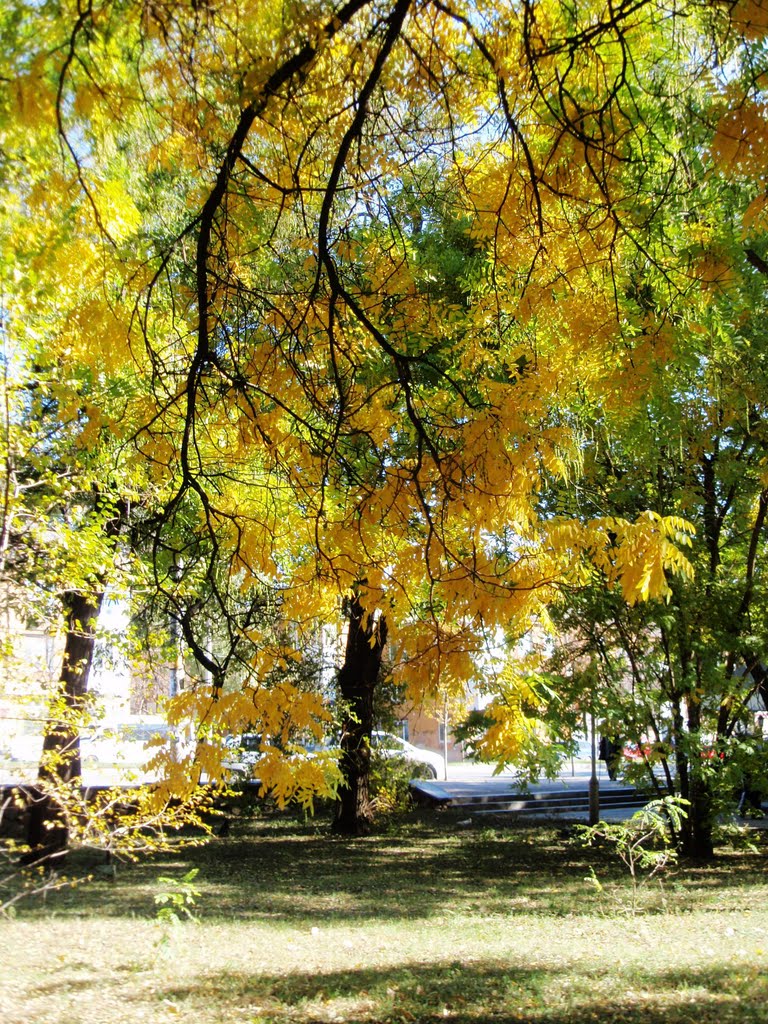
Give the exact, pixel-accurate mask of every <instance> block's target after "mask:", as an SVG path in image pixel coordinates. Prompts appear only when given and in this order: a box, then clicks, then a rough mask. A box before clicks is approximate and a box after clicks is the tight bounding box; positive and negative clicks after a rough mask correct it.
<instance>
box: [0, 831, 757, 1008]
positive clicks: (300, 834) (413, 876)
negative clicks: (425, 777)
mask: <svg viewBox="0 0 768 1024" xmlns="http://www.w3.org/2000/svg"><path fill="white" fill-rule="evenodd" d="M764 836H765V833H760V834H758V835H757V837H756V842H757V843H758V844H759V845H758V848H757V849H756V850H754V851H752V852H736V851H734V850H730V849H727V848H725V847H721V848H720V849H719V851H718V852H719V856H718V858H717V860H716V861H715V863H714V864H712V865H708V866H701V865H682V866H680V867H679V868H677V869H675V871H674V872H672V873H671V874H669V875H668V876H667V877H666V878H665V880H664V881H663V885H659V884H658V882H654V883H651V884H649V885H648V886H645V887H643V888H642V889H641V891H640V893H639V895H638V897H637V900H636V901H633V897H632V890H631V887H630V886H629V883H628V880H627V879H625V877H624V876H623V875H622V873H621V869H620V868H619V867H618V866H617V865H615V864H614V862H613V859H612V858H611V856H610V853H609V851H605V850H603V851H594V850H585V849H583V848H582V847H581V846H579V845H578V844H575V843H574V842H573V840H572V838H571V833H570V830H568V829H567V828H565V827H564V826H563V825H562V823H559V824H557V825H552V826H548V825H541V824H539V825H517V826H513V827H510V828H503V829H502V828H499V829H495V828H492V827H485V828H466V827H461V826H460V825H459V823H458V821H457V820H456V819H452V818H451V817H450V816H449V815H442V816H435V815H431V816H427V815H424V816H422V817H419V818H411V819H409V820H408V821H406V822H405V823H404V824H402V823H401V824H400V825H398V826H397V827H396V828H393V829H391V830H389V831H386V832H385V833H383V834H380V835H377V836H373V837H370V838H367V839H364V840H357V841H354V842H353V841H346V840H339V839H334V838H332V837H330V836H329V835H328V833H327V831H326V827H325V822H324V821H323V820H322V819H318V820H315V821H309V822H305V821H301V820H297V819H294V818H291V817H285V816H279V815H267V816H263V817H259V818H257V819H256V820H254V821H251V822H245V821H242V822H237V823H236V824H235V826H234V827H233V829H232V830H231V833H230V835H229V836H228V837H226V838H222V839H218V840H216V841H215V842H214V844H213V845H211V846H209V847H207V848H205V849H197V850H194V849H193V850H189V851H187V852H185V853H183V854H177V855H175V856H173V857H168V856H167V857H164V858H160V859H157V860H155V861H154V862H150V863H144V864H141V865H138V866H135V867H127V868H121V869H119V871H118V874H117V877H116V878H115V879H114V880H113V879H111V878H110V877H109V876H108V875H107V876H105V877H103V878H102V879H100V880H98V881H94V882H91V883H90V884H88V885H87V886H84V887H82V888H80V889H77V890H75V891H74V892H59V893H54V894H51V895H50V896H49V897H48V899H47V901H46V902H45V903H44V904H43V903H37V904H31V903H28V904H21V905H19V909H18V914H17V916H16V918H14V919H6V920H3V921H0V950H1V951H3V952H2V953H1V954H0V955H1V956H2V961H3V964H2V966H3V984H2V988H0V1019H2V1020H3V1022H4V1024H35V1022H41V1024H42V1022H45V1024H107V1022H109V1024H133V1022H136V1021H145V1020H146V1021H149V1020H151V1021H153V1022H155V1024H164V1022H166V1021H180V1020H184V1021H190V1022H192V1021H194V1022H195V1024H213V1022H224V1021H226V1022H228V1024H233V1022H243V1024H278V1022H280V1024H282V1022H285V1024H289V1022H290V1024H310V1022H316V1021H317V1022H320V1021H353V1022H360V1024H363V1022H365V1024H368V1022H371V1024H372V1022H378V1021H382V1022H387V1024H389V1022H401V1021H405V1022H413V1021H429V1022H434V1021H438V1020H441V1021H442V1020H452V1021H456V1022H459V1024H474V1022H477V1024H480V1022H481V1021H486V1020H492V1021H498V1022H505V1021H509V1022H512V1021H525V1022H529V1024H534V1022H536V1024H538V1022H542V1024H543V1022H545V1021H546V1022H551V1024H566V1022H568V1024H582V1022H583V1024H586V1022H588V1021H589V1022H593V1021H600V1022H626V1024H635V1022H636V1024H640V1022H643V1024H662V1022H664V1024H683V1022H685V1024H691V1022H695V1024H721V1022H728V1021H733V1022H739V1024H753V1022H754V1024H757V1022H758V1021H759V1022H763V1021H764V1020H765V1019H766V1012H765V1007H766V1005H768V979H767V978H766V967H768V910H765V909H763V908H764V907H767V906H768V901H767V899H766V897H768V884H766V882H765V880H764V862H765V846H764V845H763V844H764V842H765V839H764ZM193 865H194V866H197V867H198V868H199V873H198V875H197V877H196V878H195V880H194V883H193V884H194V885H195V886H196V887H197V889H198V890H199V896H197V897H196V903H195V905H194V906H193V907H192V909H193V911H194V913H195V915H196V917H197V920H195V921H192V920H189V921H182V922H180V923H178V924H174V923H172V922H163V921H161V920H158V918H157V910H158V907H157V905H156V903H155V896H156V895H157V894H158V893H162V892H164V891H165V892H169V891H177V889H178V884H177V883H178V881H179V880H180V879H182V878H183V876H184V875H185V874H186V872H187V871H188V870H189V869H190V867H192V866H193ZM75 866H78V865H77V864H73V867H75ZM592 871H594V876H595V877H596V878H597V880H598V883H599V885H600V886H601V887H602V888H601V889H599V890H598V887H597V886H596V885H595V883H594V881H593V880H592V878H593V876H592ZM161 878H166V879H167V878H170V879H173V880H175V881H174V882H167V881H166V882H163V881H161Z"/></svg>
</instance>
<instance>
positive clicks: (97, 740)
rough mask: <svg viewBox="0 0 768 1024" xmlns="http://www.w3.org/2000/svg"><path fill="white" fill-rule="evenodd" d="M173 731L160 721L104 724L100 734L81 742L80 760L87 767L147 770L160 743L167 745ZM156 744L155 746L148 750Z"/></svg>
mask: <svg viewBox="0 0 768 1024" xmlns="http://www.w3.org/2000/svg"><path fill="white" fill-rule="evenodd" d="M170 736H171V727H170V726H169V725H168V723H167V722H160V721H141V720H138V721H120V722H102V723H101V724H100V725H99V726H98V728H97V729H96V730H94V731H93V732H91V733H84V734H83V735H82V736H81V739H80V756H81V758H82V762H83V765H84V766H88V767H92V766H95V765H115V766H117V767H118V768H122V767H131V768H143V767H144V766H145V765H146V763H147V762H148V761H150V760H151V759H152V758H153V757H154V755H155V753H156V752H157V747H158V746H159V745H160V744H159V743H158V742H157V741H158V740H160V741H162V742H163V743H165V742H166V741H167V740H168V739H169V738H170ZM150 741H155V742H154V743H153V744H152V746H149V747H148V746H147V744H148V743H150Z"/></svg>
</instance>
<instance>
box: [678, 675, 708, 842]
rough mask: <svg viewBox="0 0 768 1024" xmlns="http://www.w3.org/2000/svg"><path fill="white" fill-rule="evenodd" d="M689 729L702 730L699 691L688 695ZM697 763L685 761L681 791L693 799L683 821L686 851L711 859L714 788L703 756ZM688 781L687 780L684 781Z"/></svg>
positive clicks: (697, 731) (681, 778)
mask: <svg viewBox="0 0 768 1024" xmlns="http://www.w3.org/2000/svg"><path fill="white" fill-rule="evenodd" d="M687 704H688V733H689V734H693V735H696V736H698V735H699V733H700V730H701V705H700V704H699V701H698V698H697V697H696V695H695V694H692V693H691V694H689V695H688V700H687ZM693 755H694V757H697V758H698V762H697V763H696V764H693V763H690V762H689V763H687V764H686V763H685V760H683V764H684V765H685V771H684V772H683V771H681V772H680V795H681V796H683V797H684V798H685V799H686V800H689V801H690V806H689V807H688V808H686V811H687V817H686V819H685V821H684V822H683V834H682V837H681V838H682V843H681V845H682V852H683V853H684V854H685V855H686V856H687V857H693V858H695V859H696V860H711V859H712V858H713V857H714V855H715V847H714V842H713V839H712V792H711V789H710V786H709V785H708V783H707V781H706V779H705V777H704V774H703V772H702V766H701V757H700V755H699V752H698V751H697V750H694V751H693ZM684 781H685V784H684Z"/></svg>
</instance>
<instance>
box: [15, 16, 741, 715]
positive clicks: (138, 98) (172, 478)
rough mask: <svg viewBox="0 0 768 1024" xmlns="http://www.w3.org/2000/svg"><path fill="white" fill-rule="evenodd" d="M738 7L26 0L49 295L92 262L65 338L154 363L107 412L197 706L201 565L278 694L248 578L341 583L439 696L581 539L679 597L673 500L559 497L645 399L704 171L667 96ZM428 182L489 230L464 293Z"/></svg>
mask: <svg viewBox="0 0 768 1024" xmlns="http://www.w3.org/2000/svg"><path fill="white" fill-rule="evenodd" d="M43 13H44V14H45V15H46V16H47V17H46V18H42V19H41V17H40V15H41V14H43ZM730 29H731V23H730V21H729V18H728V14H727V11H726V10H725V9H723V10H721V9H719V8H713V7H712V6H711V5H709V4H698V3H695V2H690V3H682V4H680V5H679V7H676V6H675V5H672V6H671V7H670V6H669V5H662V4H657V3H655V2H651V0H647V2H643V0H639V2H631V3H630V2H627V3H621V4H619V5H617V6H614V7H611V8H609V9H608V10H605V9H604V7H603V6H602V5H599V4H589V3H587V4H584V5H581V6H576V5H563V4H561V3H559V2H551V3H550V2H545V3H540V4H536V5H532V4H528V3H523V4H513V3H505V4H501V5H499V4H498V3H495V2H494V3H484V2H483V3H477V2H473V3H463V2H462V3H445V2H443V0H388V2H385V0H350V2H348V3H346V4H341V3H339V4H334V3H331V2H325V0H318V2H315V3H311V4H307V3H294V2H289V0H280V2H277V0H275V2H271V3H270V2H260V3H258V4H252V3H247V2H245V0H229V2H225V3H222V4H217V5H201V4H197V3H191V4H190V3H187V2H173V0H167V2H158V3H149V4H147V3H144V2H142V3H138V2H134V0H125V2H122V3H119V4H115V3H112V2H109V3H103V4H102V3H93V2H91V3H88V4H87V5H86V4H82V3H77V4H43V5H42V6H41V5H40V4H37V3H34V4H32V3H30V4H25V3H23V2H17V3H15V4H12V5H10V7H9V9H8V12H7V13H6V14H5V35H4V39H5V40H6V43H5V53H4V62H5V69H4V71H3V75H4V76H5V77H6V78H8V79H13V81H14V83H15V87H14V89H13V90H12V91H11V96H10V99H9V101H8V104H7V106H6V108H5V110H4V117H5V120H6V122H7V124H8V126H9V129H8V132H7V135H6V142H5V151H4V152H5V156H6V159H7V160H8V161H9V162H10V163H14V162H15V163H16V164H17V165H18V166H22V165H23V166H24V167H25V171H26V177H22V176H21V175H18V176H17V182H18V184H17V189H16V196H15V199H16V203H17V207H18V210H17V212H18V214H19V216H23V217H24V218H26V222H27V223H28V224H29V225H31V227H30V228H29V229H28V230H30V231H34V230H35V226H36V225H43V226H47V227H46V230H47V232H48V234H49V235H50V236H51V237H50V238H49V239H47V244H46V252H47V253H48V254H49V255H48V258H47V259H46V260H45V261H43V265H42V271H41V273H42V272H44V274H45V279H46V282H47V286H48V287H49V289H51V290H53V289H55V287H56V286H57V284H58V283H59V282H60V280H61V278H62V277H63V276H66V274H67V272H68V267H69V266H70V265H71V261H72V255H73V252H74V253H75V254H76V252H77V247H78V246H81V247H82V246H83V245H86V244H87V246H88V247H89V252H91V251H92V252H93V253H95V254H96V260H95V262H93V266H94V267H95V268H97V269H96V272H97V274H98V278H99V283H100V288H98V289H96V290H95V291H94V292H93V294H91V295H90V296H88V299H87V301H86V300H85V298H84V299H83V301H82V302H81V303H80V304H79V305H77V307H76V308H75V309H74V310H73V313H72V316H71V317H70V321H69V323H70V327H71V332H70V334H67V335H66V337H67V338H70V337H71V338H74V339H75V341H76V350H75V351H76V356H75V357H76V358H77V359H78V360H79V361H81V362H82V363H83V364H84V365H86V366H94V367H95V366H98V365H100V363H101V362H102V361H103V360H104V359H105V358H108V359H109V360H110V361H112V362H115V361H116V362H117V363H118V365H122V364H123V363H125V362H130V363H131V364H132V366H133V367H134V368H137V369H138V371H139V373H138V374H136V373H134V375H133V377H132V381H133V384H132V386H131V387H130V388H129V389H128V390H127V391H126V392H125V393H124V398H125V403H124V408H123V410H122V415H112V416H111V417H110V418H109V422H108V423H107V424H106V426H108V428H109V429H110V430H111V431H112V432H113V433H114V434H115V435H116V436H117V437H118V438H119V440H120V442H121V444H122V445H123V449H124V450H125V451H130V452H131V454H132V457H133V458H134V459H135V460H136V462H137V463H141V464H142V465H144V466H145V467H148V472H149V474H150V477H151V478H152V479H153V480H154V481H155V483H156V486H157V488H158V493H159V494H161V495H162V497H163V501H162V505H163V510H162V514H161V515H160V516H158V517H157V519H156V521H155V522H154V538H155V542H154V552H155V556H156V564H157V565H158V582H159V583H160V584H162V585H163V586H164V588H165V589H166V590H167V592H168V595H169V599H170V600H171V601H172V602H173V601H176V600H178V602H180V603H179V608H180V609H181V618H182V620H183V621H185V622H186V624H187V626H188V636H187V639H188V642H190V643H191V644H192V645H193V646H196V648H197V650H198V653H199V654H200V655H201V656H202V658H203V663H204V664H205V665H206V668H207V670H208V672H209V674H210V678H211V686H210V687H209V689H208V691H207V693H206V692H205V688H201V691H200V693H201V697H202V698H205V699H208V700H213V698H215V697H216V695H217V694H219V693H220V692H221V688H222V686H223V684H224V679H225V677H226V673H227V667H228V666H227V658H226V656H225V657H224V659H223V660H222V659H219V658H217V657H216V656H215V653H214V654H210V653H206V651H205V648H204V644H203V643H201V641H200V640H199V638H196V637H195V636H194V635H193V629H192V625H193V620H192V618H191V617H189V616H185V614H184V611H183V607H186V606H187V605H186V604H185V601H186V598H188V597H189V596H190V595H191V594H193V592H194V591H195V590H196V589H199V588H202V587H203V586H204V588H207V589H206V593H207V595H208V600H209V602H210V604H209V607H210V608H212V609H215V614H217V615H219V616H221V617H227V618H230V620H231V621H232V623H233V630H234V633H235V635H236V637H237V638H238V642H240V639H241V638H242V639H247V640H248V641H249V642H250V643H251V644H252V646H253V657H252V658H251V659H250V668H251V675H250V677H249V678H250V683H249V684H248V685H249V686H252V687H253V689H254V691H255V692H256V693H261V680H262V679H263V677H264V673H265V672H266V671H267V670H268V669H269V667H270V665H272V664H274V661H275V659H276V658H277V659H278V660H279V659H280V658H281V657H284V653H281V652H280V651H279V650H275V649H274V645H271V644H268V643H262V642H261V641H260V638H259V636H258V624H257V623H255V622H254V621H252V620H250V619H248V620H245V621H241V620H239V619H238V618H237V615H235V614H233V613H232V609H233V607H236V606H237V602H236V601H234V602H233V601H232V600H231V599H230V598H231V596H232V592H233V588H234V589H236V590H239V591H240V592H245V591H247V589H248V587H249V586H251V585H253V586H256V587H262V586H264V585H265V584H269V585H274V586H277V587H278V588H279V590H280V602H281V609H282V611H283V614H284V615H285V616H286V618H287V619H289V620H290V621H293V622H296V623H302V622H307V621H313V622H315V621H324V620H330V619H333V618H334V617H335V618H338V616H339V613H340V609H341V607H342V605H343V603H344V602H345V601H346V602H347V607H350V605H349V602H350V600H351V601H352V602H353V604H354V605H355V606H356V607H357V606H358V605H359V607H360V609H362V611H361V616H363V618H364V621H365V622H367V623H376V622H381V621H384V620H385V621H386V623H387V625H388V628H389V631H390V635H392V636H393V638H395V640H396V642H397V644H398V645H399V646H400V648H401V650H402V652H403V657H402V658H401V659H400V661H399V665H400V674H401V677H402V679H403V680H404V681H405V682H407V683H408V684H409V685H410V686H411V687H412V689H413V690H414V691H415V692H416V693H419V692H422V693H423V692H428V691H429V690H430V689H434V688H435V687H436V686H437V684H438V681H439V680H440V679H441V677H442V679H443V680H445V679H456V680H460V679H461V678H462V676H465V675H466V674H467V672H468V671H469V669H470V658H471V655H472V653H473V651H475V650H476V649H477V648H478V645H479V643H480V641H479V640H478V637H479V635H480V634H481V633H483V632H484V631H487V630H492V629H494V628H495V627H496V626H498V625H500V624H502V623H504V624H506V623H508V622H509V621H510V620H513V619H518V620H524V619H525V618H526V617H527V616H529V615H531V614H532V613H535V612H537V611H540V610H541V609H542V607H543V606H544V605H546V603H547V602H548V601H550V600H551V599H552V598H553V596H555V594H556V593H557V589H558V586H559V584H560V583H561V582H562V581H563V580H565V579H567V578H569V576H572V575H573V573H574V572H576V573H578V572H579V571H581V565H582V563H583V561H584V560H585V559H587V560H588V559H590V558H591V559H593V560H594V561H595V562H596V563H597V564H599V565H600V567H601V569H602V570H603V571H604V572H605V573H606V575H607V576H608V578H609V580H614V581H619V584H620V586H621V587H622V588H623V593H624V596H625V597H626V598H628V599H629V600H630V601H634V600H637V599H639V598H640V597H646V596H649V595H650V594H653V593H659V592H661V593H664V592H667V591H668V589H669V584H668V581H667V580H666V578H665V569H666V568H668V567H676V568H678V569H680V568H684V564H683V561H682V560H681V558H680V557H679V556H678V555H677V554H676V553H675V551H674V549H673V548H672V546H671V545H670V544H669V538H670V537H671V536H674V535H676V534H677V533H678V532H679V528H680V524H679V522H677V521H666V520H665V519H664V518H663V517H659V516H655V515H646V514H641V515H640V517H639V518H637V519H636V521H634V522H631V521H628V520H622V521H620V522H619V521H618V520H617V519H616V518H615V517H614V519H612V520H610V522H609V521H608V520H607V519H606V518H605V517H603V516H601V515H596V516H594V517H592V518H591V519H589V520H588V521H584V520H579V518H578V517H573V518H572V520H571V522H570V523H566V522H564V521H563V520H562V519H557V518H555V519H553V518H552V516H551V514H550V513H551V509H550V508H548V507H547V504H546V502H543V501H542V494H544V493H545V492H547V491H548V490H549V488H550V483H551V481H552V480H555V479H557V480H561V481H568V480H571V479H573V476H574V473H575V471H576V469H577V468H578V465H579V463H580V460H581V456H582V452H581V436H580V434H579V430H578V429H577V420H576V418H574V416H573V415H572V411H573V409H574V408H581V407H582V406H583V405H584V403H585V402H593V403H603V404H604V405H605V407H606V409H607V410H611V409H613V410H616V409H620V408H623V407H634V406H635V405H636V404H637V403H638V402H641V401H642V400H643V396H644V394H645V392H646V390H647V387H648V379H649V377H652V375H653V372H654V368H655V366H656V364H657V362H658V360H659V358H663V357H664V353H665V352H666V351H667V347H668V340H669V337H668V336H669V331H670V324H669V322H668V318H667V315H666V307H665V306H661V307H659V308H654V307H649V306H648V305H647V304H643V303H642V302H640V301H638V300H637V294H636V291H637V290H636V289H635V291H634V292H633V288H632V283H633V281H632V277H633V274H635V273H636V271H637V267H638V263H640V264H641V263H642V259H643V258H644V255H645V253H646V252H647V239H648V236H649V234H652V233H653V232H654V231H656V230H661V229H657V227H656V225H658V224H659V223H661V222H662V221H663V216H664V210H665V202H666V200H667V199H668V198H669V197H670V196H673V195H677V194H679V192H680V191H681V190H683V189H685V188H688V187H689V183H688V182H687V181H686V178H685V172H686V167H685V163H684V161H683V160H682V159H681V153H680V140H679V139H678V138H677V137H675V136H671V135H668V134H666V133H665V131H664V130H663V126H664V113H665V110H666V108H667V107H668V106H669V105H670V104H672V103H678V102H679V97H680V96H683V95H685V94H686V91H687V90H688V88H689V86H691V85H692V84H696V83H698V82H700V81H701V80H702V79H703V76H705V75H707V74H710V73H711V72H712V71H713V69H714V70H715V71H716V70H717V67H718V60H719V59H720V58H719V54H720V53H725V52H726V50H725V49H723V47H725V46H726V44H727V45H731V46H732V47H736V48H738V46H739V42H738V39H735V40H729V38H728V33H729V31H730ZM22 122H23V123H24V125H25V132H24V133H22V132H21V131H20V127H19V126H20V124H21V123H22ZM31 152H34V154H35V156H36V162H35V163H34V164H33V163H32V162H31V161H30V160H29V153H31ZM65 207H66V209H67V210H68V211H69V213H68V216H67V217H66V218H62V217H61V211H62V210H63V209H64V208H65ZM438 208H439V209H440V210H441V219H442V221H443V225H444V226H447V225H448V223H449V222H451V221H453V222H454V225H453V227H452V229H451V230H452V233H453V238H454V240H455V239H456V238H459V239H460V240H461V244H462V245H463V246H464V247H465V249H466V250H467V252H471V256H472V258H471V259H470V260H468V261H467V264H466V268H458V267H457V271H458V273H457V271H454V275H455V276H456V277H458V278H459V279H457V280H456V281H454V282H453V286H452V287H447V286H445V283H444V282H440V281H435V280H432V278H434V277H435V275H434V273H433V272H432V268H431V266H430V260H429V259H427V258H425V237H426V238H430V237H431V239H432V244H434V245H437V246H439V245H440V244H441V243H440V240H439V238H440V234H441V232H440V231H437V230H436V228H435V224H434V223H430V221H429V214H428V211H430V210H435V209H438ZM425 211H427V221H426V223H425V220H424V217H425ZM54 213H55V214H56V216H57V220H56V230H55V231H51V228H50V226H49V221H51V220H52V218H53V217H54ZM62 221H63V225H64V227H63V228H62ZM44 237H45V236H44V234H43V233H42V232H41V234H40V239H41V241H39V243H38V245H39V246H42V245H43V242H42V239H43V238H44ZM667 257H669V253H667V254H666V255H665V259H666V258H667ZM670 258H671V257H670ZM675 258H676V257H675ZM89 259H90V257H89ZM67 260H69V262H67ZM434 262H435V261H434V260H433V261H432V264H434ZM89 265H90V263H89ZM62 344H63V341H62ZM179 537H183V538H184V539H183V542H182V543H180V541H179ZM172 554H175V555H176V556H178V558H177V562H176V564H177V566H180V567H181V575H182V578H181V580H180V581H179V585H178V586H177V587H176V586H170V585H169V584H168V582H167V575H166V574H164V571H163V566H165V567H167V565H168V560H169V557H170V556H171V555H172ZM185 595H186V596H185ZM361 621H363V619H361ZM367 628H368V627H364V629H367ZM379 632H380V630H379ZM370 639H372V640H373V646H374V647H375V645H376V642H377V640H376V635H375V632H374V633H371V636H370ZM350 643H351V641H350ZM241 649H242V648H241ZM286 653H288V654H289V655H290V654H291V652H286ZM249 694H250V691H249ZM275 699H282V698H279V697H275ZM253 703H254V702H253V700H250V704H251V705H253ZM257 703H258V702H257ZM248 705H249V700H245V701H243V702H241V703H240V704H238V703H237V702H229V704H224V703H222V702H218V709H219V710H218V711H217V710H216V709H213V710H212V709H211V708H209V709H208V711H207V712H206V714H207V715H208V718H209V720H210V716H211V715H212V716H213V717H214V718H215V717H216V715H219V717H220V718H221V721H222V723H223V724H227V725H229V726H230V727H231V726H234V725H235V724H236V717H237V714H241V713H242V714H245V712H246V710H247V707H248ZM225 707H226V708H228V709H229V710H228V711H227V715H229V717H226V716H225V715H224V712H223V711H222V710H221V709H223V708H225ZM264 707H265V709H266V708H267V707H268V702H267V704H265V705H264ZM230 712H231V714H230ZM236 712H237V714H236ZM248 713H249V714H251V715H252V714H253V712H252V711H250V712H248ZM225 717H226V722H225V721H224V719H225Z"/></svg>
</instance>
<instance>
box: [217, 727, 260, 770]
mask: <svg viewBox="0 0 768 1024" xmlns="http://www.w3.org/2000/svg"><path fill="white" fill-rule="evenodd" d="M261 743H262V737H261V733H257V732H244V733H242V734H241V735H240V736H228V737H227V738H226V739H225V740H224V746H225V748H226V751H225V754H224V757H223V758H222V761H221V767H222V768H225V769H226V770H227V771H228V772H232V773H233V774H234V775H236V776H239V777H246V776H250V775H253V768H254V766H255V765H256V764H258V762H259V761H260V760H261V757H262V750H261Z"/></svg>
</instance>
